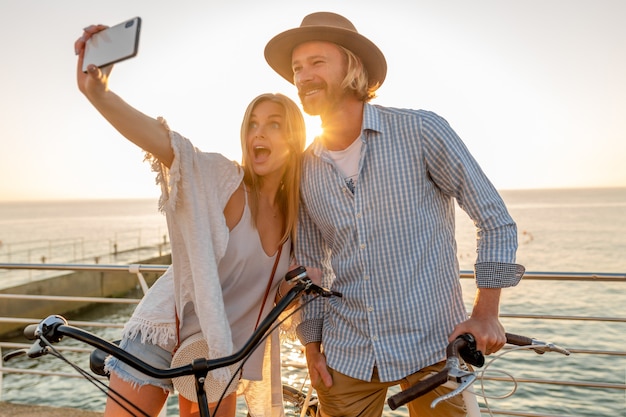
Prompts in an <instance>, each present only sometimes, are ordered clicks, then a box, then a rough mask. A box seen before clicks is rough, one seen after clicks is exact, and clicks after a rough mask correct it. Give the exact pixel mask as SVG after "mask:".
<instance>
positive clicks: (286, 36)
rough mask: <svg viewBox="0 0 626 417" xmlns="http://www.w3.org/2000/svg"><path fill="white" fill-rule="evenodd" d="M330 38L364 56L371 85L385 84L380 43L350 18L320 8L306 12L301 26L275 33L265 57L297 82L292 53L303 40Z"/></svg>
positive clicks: (277, 70)
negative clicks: (368, 36)
mask: <svg viewBox="0 0 626 417" xmlns="http://www.w3.org/2000/svg"><path fill="white" fill-rule="evenodd" d="M309 41H326V42H333V43H336V44H337V45H341V46H343V47H344V48H346V49H348V50H350V51H352V52H353V53H354V54H355V55H357V56H358V57H359V58H361V61H362V62H363V65H364V66H365V69H366V70H367V74H368V77H369V85H370V86H373V85H375V84H377V83H378V84H379V85H380V84H382V83H383V81H385V76H386V75H387V61H386V60H385V56H384V55H383V53H382V52H381V51H380V49H378V47H377V46H376V45H374V43H373V42H372V41H370V40H369V39H367V38H366V37H365V36H363V35H361V34H360V33H359V32H357V30H356V28H355V27H354V25H353V24H352V22H350V21H349V20H348V19H346V18H345V17H343V16H340V15H338V14H336V13H330V12H317V13H312V14H310V15H308V16H305V18H304V19H302V23H301V24H300V27H298V28H295V29H290V30H287V31H285V32H282V33H279V34H278V35H276V36H274V37H273V38H272V39H271V40H270V41H269V42H268V43H267V45H266V46H265V60H266V61H267V63H268V64H270V67H272V68H273V69H274V71H276V72H277V73H278V74H280V76H282V77H283V78H284V79H286V80H287V81H289V82H290V83H292V84H293V71H292V68H291V53H292V52H293V49H294V48H295V47H296V46H298V45H299V44H301V43H304V42H309Z"/></svg>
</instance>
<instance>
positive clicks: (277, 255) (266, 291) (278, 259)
mask: <svg viewBox="0 0 626 417" xmlns="http://www.w3.org/2000/svg"><path fill="white" fill-rule="evenodd" d="M282 251H283V245H282V243H281V245H280V246H279V247H278V253H277V254H276V259H275V260H274V267H273V268H272V273H271V274H270V280H269V281H268V282H267V288H265V295H264V296H263V303H262V304H261V309H260V310H259V317H257V319H256V324H255V325H254V330H256V328H257V327H258V326H259V322H260V321H261V315H262V314H263V308H264V307H265V302H266V301H267V296H268V295H269V293H270V288H272V281H274V274H275V273H276V268H277V267H278V261H280V254H281V252H282Z"/></svg>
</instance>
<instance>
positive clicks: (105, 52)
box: [83, 17, 141, 72]
mask: <svg viewBox="0 0 626 417" xmlns="http://www.w3.org/2000/svg"><path fill="white" fill-rule="evenodd" d="M140 30H141V18H140V17H135V18H132V19H130V20H127V21H125V22H122V23H119V24H117V25H115V26H111V27H109V28H107V29H105V30H103V31H101V32H98V33H96V34H94V35H93V36H92V37H90V38H89V39H88V40H87V42H86V44H85V55H84V58H83V72H87V67H88V66H89V65H91V64H94V65H96V66H97V67H99V68H102V67H105V66H107V65H111V64H115V63H116V62H120V61H123V60H126V59H129V58H132V57H134V56H136V55H137V52H138V49H139V33H140Z"/></svg>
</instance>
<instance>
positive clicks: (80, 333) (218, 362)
mask: <svg viewBox="0 0 626 417" xmlns="http://www.w3.org/2000/svg"><path fill="white" fill-rule="evenodd" d="M285 280H286V281H287V282H289V283H292V284H293V283H295V285H294V286H293V287H292V288H291V289H290V290H289V291H288V292H287V294H285V295H284V297H283V298H282V299H281V300H279V301H278V303H277V304H276V306H274V308H273V309H272V310H271V311H270V312H269V314H268V315H267V316H266V317H265V318H264V319H263V320H262V321H261V323H260V324H259V326H258V327H257V329H256V330H255V331H254V333H253V334H252V336H251V337H250V338H249V339H248V341H247V342H246V343H245V345H244V346H243V348H241V349H240V350H239V351H238V352H235V353H233V354H232V355H229V356H225V357H222V358H216V359H206V358H199V359H196V360H194V361H193V362H192V363H191V364H188V365H183V366H180V367H176V368H169V369H158V368H155V367H153V366H151V365H149V364H147V363H145V362H143V361H142V360H140V359H138V358H137V357H135V356H134V355H131V354H129V353H127V352H126V351H124V350H123V349H121V348H119V347H118V346H117V345H116V344H114V343H111V342H109V341H107V340H104V339H102V338H100V337H98V336H96V335H94V334H92V333H90V332H88V331H86V330H82V329H80V328H77V327H74V326H70V325H68V323H67V320H65V318H63V317H62V316H59V315H52V316H48V317H47V318H45V319H44V320H42V321H41V322H40V323H39V324H31V325H28V326H26V328H25V329H24V336H25V337H26V338H27V339H29V340H35V339H37V340H38V341H37V342H35V343H34V344H33V346H32V347H31V348H30V350H28V351H26V350H24V351H22V352H21V353H27V354H28V356H29V357H31V358H36V357H39V356H42V355H45V354H46V353H48V349H49V347H48V345H47V344H46V343H44V341H43V340H45V341H47V342H48V343H50V344H53V343H58V342H59V341H60V340H61V339H62V338H63V337H64V336H69V337H71V338H73V339H76V340H79V341H81V342H84V343H87V344H89V345H91V346H93V347H95V348H97V349H100V350H102V351H103V352H105V353H107V354H110V355H113V356H115V357H116V358H118V359H119V360H120V361H122V362H124V363H126V364H127V365H129V366H131V367H133V368H134V369H136V370H138V371H141V372H142V373H144V374H146V375H148V376H151V377H153V378H167V379H171V378H177V377H181V376H187V375H206V373H208V372H209V371H212V370H214V369H218V368H223V367H226V366H229V365H232V364H234V363H237V362H239V361H240V360H242V359H244V358H245V357H246V356H247V355H248V354H249V353H250V352H251V351H252V350H253V349H255V348H256V346H257V344H258V343H259V342H260V341H261V339H262V338H263V337H264V335H265V333H266V332H267V331H268V330H269V329H270V327H271V326H272V325H273V323H274V322H275V321H276V320H277V319H278V317H279V316H280V314H281V313H282V312H283V311H285V310H286V309H287V307H288V306H289V305H290V304H291V303H292V302H293V301H294V300H295V299H296V298H297V297H298V296H300V295H301V294H303V293H306V294H311V293H313V294H317V295H318V296H322V297H330V296H335V297H341V294H340V293H338V292H335V291H331V290H328V289H326V288H322V287H320V286H318V285H316V284H314V283H313V282H312V281H311V279H310V278H309V277H308V275H307V273H306V269H305V268H304V267H298V268H296V269H294V270H292V271H290V272H288V273H287V274H286V275H285ZM42 339H43V340H42ZM14 356H16V355H15V353H13V355H12V356H11V357H14Z"/></svg>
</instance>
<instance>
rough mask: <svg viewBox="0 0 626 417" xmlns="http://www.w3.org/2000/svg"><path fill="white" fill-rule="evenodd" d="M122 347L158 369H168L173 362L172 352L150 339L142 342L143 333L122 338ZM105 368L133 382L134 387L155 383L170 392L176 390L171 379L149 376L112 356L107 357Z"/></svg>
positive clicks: (124, 379)
mask: <svg viewBox="0 0 626 417" xmlns="http://www.w3.org/2000/svg"><path fill="white" fill-rule="evenodd" d="M120 348H122V349H124V350H125V351H126V352H128V353H130V354H132V355H134V356H137V357H138V358H139V359H141V360H142V361H144V362H146V363H147V364H150V365H152V366H154V367H155V368H158V369H167V368H169V367H170V365H171V363H172V353H171V352H169V351H167V350H165V349H163V348H161V347H159V346H157V345H154V344H152V343H150V342H148V341H146V343H141V334H137V335H136V336H135V337H134V338H132V339H126V338H124V339H122V341H121V342H120ZM105 369H106V370H107V371H109V372H112V373H115V374H116V375H117V376H118V377H120V378H121V379H122V380H123V381H126V382H129V383H131V384H132V386H133V387H141V386H143V385H154V386H155V387H159V388H162V389H163V390H165V391H169V392H170V393H171V392H174V385H173V384H172V380H171V379H159V378H153V377H150V376H147V375H145V374H143V373H141V372H140V371H138V370H136V369H135V368H133V367H131V366H130V365H127V364H125V363H124V362H122V361H120V360H119V359H117V358H114V357H112V356H109V357H108V358H107V360H106V365H105Z"/></svg>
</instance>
